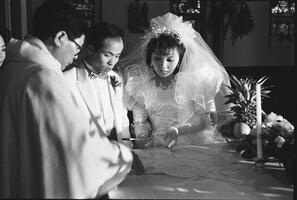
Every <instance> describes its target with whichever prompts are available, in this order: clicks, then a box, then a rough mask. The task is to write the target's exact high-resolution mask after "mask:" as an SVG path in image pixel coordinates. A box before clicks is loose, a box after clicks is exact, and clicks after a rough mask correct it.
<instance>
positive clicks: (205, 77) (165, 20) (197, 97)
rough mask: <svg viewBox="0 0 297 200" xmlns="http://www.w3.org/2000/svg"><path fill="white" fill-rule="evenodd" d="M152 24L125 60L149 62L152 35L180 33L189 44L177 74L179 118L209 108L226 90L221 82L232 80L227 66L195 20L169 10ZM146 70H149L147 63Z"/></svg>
mask: <svg viewBox="0 0 297 200" xmlns="http://www.w3.org/2000/svg"><path fill="white" fill-rule="evenodd" d="M150 24H151V28H150V30H149V31H148V32H147V33H146V34H145V35H144V36H143V39H144V41H143V42H142V44H141V47H140V48H137V53H134V54H131V56H128V57H127V58H126V59H124V60H125V62H122V63H125V64H126V65H127V64H129V65H131V64H137V63H138V64H140V65H141V66H146V65H145V62H144V61H145V56H146V50H147V49H146V48H147V44H148V43H149V41H150V40H151V39H152V38H158V37H159V36H160V34H162V33H164V34H168V35H172V36H173V37H177V38H178V39H179V40H180V42H181V43H183V44H184V46H185V48H186V50H185V53H184V56H183V58H182V61H181V64H180V69H179V73H178V74H177V75H176V86H175V100H176V102H177V103H178V105H179V122H180V123H185V122H186V121H187V119H188V118H190V117H191V116H192V115H193V114H194V113H197V112H201V113H202V112H208V111H210V110H211V109H212V108H210V107H209V106H208V105H209V103H210V101H213V99H214V96H215V95H216V94H217V93H218V92H224V93H225V91H224V89H223V88H222V87H221V86H222V84H229V78H228V74H227V72H226V70H225V68H224V67H223V66H222V64H221V63H220V61H219V60H218V59H217V57H216V56H215V55H214V54H213V52H212V51H211V49H210V48H209V47H208V45H207V44H206V43H205V41H204V40H203V39H202V37H201V36H200V34H199V33H198V32H197V31H195V30H194V29H193V27H192V24H191V23H190V22H188V21H183V18H182V17H178V16H176V15H174V14H172V13H167V14H165V15H163V16H159V17H156V18H153V19H151V22H150ZM140 49H141V51H140ZM140 52H141V53H140ZM127 61H128V62H127ZM122 66H123V65H122ZM143 70H147V66H146V67H145V69H143ZM222 104H223V103H222ZM222 107H223V106H222Z"/></svg>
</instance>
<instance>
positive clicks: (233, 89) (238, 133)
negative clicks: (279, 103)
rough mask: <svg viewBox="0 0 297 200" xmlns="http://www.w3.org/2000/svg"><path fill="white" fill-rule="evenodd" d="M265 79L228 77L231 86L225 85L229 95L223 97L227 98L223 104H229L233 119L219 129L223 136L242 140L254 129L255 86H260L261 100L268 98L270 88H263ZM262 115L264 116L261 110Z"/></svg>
mask: <svg viewBox="0 0 297 200" xmlns="http://www.w3.org/2000/svg"><path fill="white" fill-rule="evenodd" d="M267 79H268V78H267V77H266V76H264V77H262V78H260V79H259V80H254V79H252V78H237V77H236V76H234V75H230V82H231V86H229V85H226V87H227V88H228V89H229V91H230V93H229V94H228V95H226V96H225V97H226V98H227V101H226V102H225V104H231V114H232V115H233V118H232V120H231V121H229V122H227V123H226V124H225V125H223V126H222V127H221V133H222V135H223V136H227V137H234V138H242V137H244V136H245V135H247V134H249V133H250V130H251V129H253V128H255V127H256V118H257V117H256V85H257V84H261V97H262V98H265V97H269V96H268V95H267V94H268V93H270V92H271V91H270V90H269V88H270V87H271V86H263V83H264V82H265V81H266V80H267ZM262 114H264V115H265V112H264V111H263V110H262ZM226 130H227V131H226ZM224 134H225V135H224ZM226 134H227V135H226Z"/></svg>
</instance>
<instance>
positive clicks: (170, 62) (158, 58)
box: [151, 48, 179, 77]
mask: <svg viewBox="0 0 297 200" xmlns="http://www.w3.org/2000/svg"><path fill="white" fill-rule="evenodd" d="M178 62H179V52H178V50H177V48H170V49H167V50H166V51H162V52H158V51H155V52H153V53H152V57H151V64H152V66H153V68H154V70H155V72H156V74H157V75H159V76H160V77H167V76H169V75H171V74H172V73H173V72H174V70H175V69H176V67H177V65H178Z"/></svg>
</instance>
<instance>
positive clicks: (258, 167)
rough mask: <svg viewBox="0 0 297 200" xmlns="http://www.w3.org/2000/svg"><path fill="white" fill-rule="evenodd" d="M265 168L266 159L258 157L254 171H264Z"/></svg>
mask: <svg viewBox="0 0 297 200" xmlns="http://www.w3.org/2000/svg"><path fill="white" fill-rule="evenodd" d="M264 169H265V160H264V159H263V158H259V159H256V160H255V163H254V166H253V168H252V171H253V172H256V173H264Z"/></svg>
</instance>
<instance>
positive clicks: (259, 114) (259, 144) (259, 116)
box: [256, 84, 263, 159]
mask: <svg viewBox="0 0 297 200" xmlns="http://www.w3.org/2000/svg"><path fill="white" fill-rule="evenodd" d="M256 108H257V159H262V158H263V153H262V139H261V132H262V128H261V127H262V108H261V86H260V84H257V85H256Z"/></svg>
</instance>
